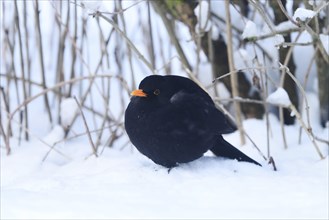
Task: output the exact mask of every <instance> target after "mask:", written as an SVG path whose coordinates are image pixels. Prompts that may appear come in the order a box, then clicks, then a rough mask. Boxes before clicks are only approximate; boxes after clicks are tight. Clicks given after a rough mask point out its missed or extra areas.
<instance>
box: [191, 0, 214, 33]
mask: <svg viewBox="0 0 329 220" xmlns="http://www.w3.org/2000/svg"><path fill="white" fill-rule="evenodd" d="M209 13H210V12H209V3H208V1H201V2H200V4H198V6H197V7H195V9H194V14H195V16H196V17H197V18H198V23H197V24H196V26H195V31H196V33H199V32H200V30H202V31H205V32H207V31H209V30H210V28H211V26H212V23H211V20H210V19H209V18H208V17H209Z"/></svg>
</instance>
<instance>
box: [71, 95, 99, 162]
mask: <svg viewBox="0 0 329 220" xmlns="http://www.w3.org/2000/svg"><path fill="white" fill-rule="evenodd" d="M74 100H75V101H76V103H77V105H78V107H79V110H80V113H81V116H82V119H83V123H84V125H85V128H86V131H87V135H88V139H89V143H90V146H91V148H92V150H93V154H94V155H95V157H98V155H97V148H96V147H95V145H94V142H93V139H92V137H91V134H90V131H89V127H88V124H87V121H86V118H85V115H84V114H83V111H82V108H81V105H80V103H79V101H78V99H77V97H76V96H74Z"/></svg>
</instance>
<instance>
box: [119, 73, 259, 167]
mask: <svg viewBox="0 0 329 220" xmlns="http://www.w3.org/2000/svg"><path fill="white" fill-rule="evenodd" d="M125 128H126V131H127V134H128V136H129V138H130V140H131V142H132V143H133V144H134V145H135V147H136V148H137V149H138V150H139V151H140V152H141V153H142V154H144V155H145V156H147V157H148V158H150V159H151V160H153V161H154V162H155V163H157V164H160V165H162V166H165V167H168V168H172V167H175V166H177V165H179V164H180V163H187V162H190V161H193V160H195V159H198V158H200V157H202V156H203V154H204V153H205V152H206V151H208V150H211V151H212V152H213V153H214V154H215V155H216V156H222V157H227V158H230V159H236V160H238V161H246V162H250V163H254V164H257V165H260V164H259V163H258V162H256V161H254V160H253V159H251V158H250V157H248V156H246V155H245V154H243V153H242V152H241V151H239V150H238V149H236V148H235V147H233V146H232V145H231V144H230V143H228V142H227V141H225V140H224V139H223V137H222V134H225V133H228V132H232V131H233V129H232V126H231V125H230V123H229V122H228V120H227V119H226V117H225V116H224V114H223V113H222V112H221V111H219V110H218V109H217V108H216V107H215V104H214V102H213V100H212V99H211V97H210V96H209V95H208V93H206V92H205V91H204V90H203V89H202V88H200V87H199V86H198V85H197V84H196V83H195V82H193V81H192V80H190V79H188V78H185V77H180V76H173V75H171V76H159V75H152V76H148V77H146V78H145V79H144V80H142V82H141V83H140V85H139V89H138V90H135V91H133V92H132V98H131V101H130V103H129V105H128V107H127V109H126V112H125Z"/></svg>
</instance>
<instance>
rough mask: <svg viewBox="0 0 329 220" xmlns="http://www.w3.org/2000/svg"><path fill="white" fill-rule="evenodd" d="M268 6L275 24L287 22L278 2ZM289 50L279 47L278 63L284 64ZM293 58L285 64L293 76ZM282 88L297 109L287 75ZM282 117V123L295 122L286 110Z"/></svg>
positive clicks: (293, 84)
mask: <svg viewBox="0 0 329 220" xmlns="http://www.w3.org/2000/svg"><path fill="white" fill-rule="evenodd" d="M280 1H281V3H282V5H283V6H284V8H285V6H286V0H280ZM270 5H271V7H272V8H273V11H274V17H275V18H274V19H275V24H276V25H277V24H280V23H282V22H284V21H287V20H288V18H287V17H286V15H285V14H284V13H283V11H282V10H281V8H280V6H279V4H278V2H277V1H276V0H273V1H270ZM284 41H285V42H291V37H290V35H286V36H284ZM288 51H289V48H283V47H281V48H280V50H279V59H280V63H282V64H283V63H284V61H285V59H286V57H287V54H288ZM292 57H293V56H291V58H290V59H289V62H288V64H287V66H288V68H289V69H290V72H291V73H292V74H293V75H295V70H296V65H295V63H294V61H293V59H292ZM283 88H284V89H285V90H286V91H287V93H288V95H289V98H290V100H291V102H292V104H293V105H294V106H296V108H297V109H298V103H299V102H298V94H297V87H296V84H295V82H294V81H293V80H292V79H291V77H289V76H288V75H286V76H285V77H284V82H283ZM283 115H284V116H283V117H284V123H285V124H293V123H294V122H295V118H293V117H291V116H290V112H289V110H287V109H284V110H283Z"/></svg>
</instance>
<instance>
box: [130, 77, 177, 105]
mask: <svg viewBox="0 0 329 220" xmlns="http://www.w3.org/2000/svg"><path fill="white" fill-rule="evenodd" d="M176 90H177V89H176V88H175V86H173V85H171V84H168V83H167V82H166V78H165V77H163V76H159V75H152V76H148V77H146V78H145V79H143V80H142V82H141V83H140V84H139V87H138V89H136V90H134V91H132V92H131V95H132V96H133V97H141V98H145V99H148V100H151V99H154V98H156V99H164V98H165V99H169V98H170V97H171V96H172V95H173V94H174V93H175V92H176Z"/></svg>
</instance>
